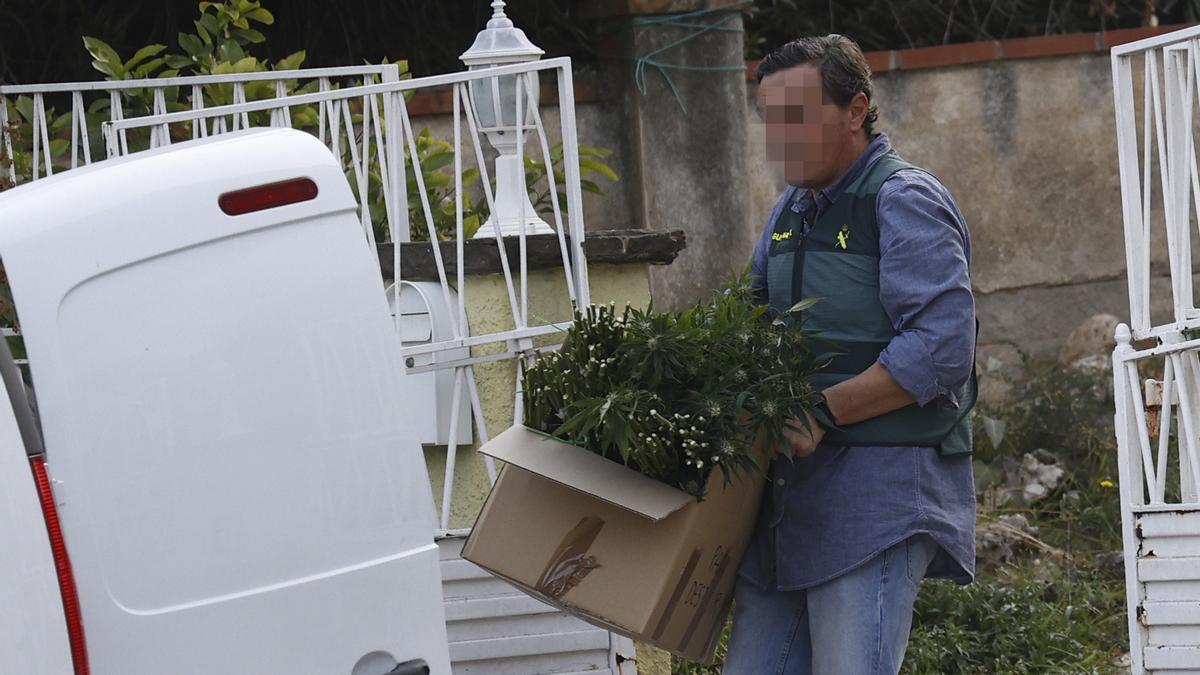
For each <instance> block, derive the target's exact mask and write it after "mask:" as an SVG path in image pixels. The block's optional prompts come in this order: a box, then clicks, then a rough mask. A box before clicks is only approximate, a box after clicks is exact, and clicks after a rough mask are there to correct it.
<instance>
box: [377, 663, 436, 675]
mask: <svg viewBox="0 0 1200 675" xmlns="http://www.w3.org/2000/svg"><path fill="white" fill-rule="evenodd" d="M387 675H429V664H428V663H425V660H424V659H413V660H412V661H405V662H404V663H401V664H400V665H398V666H396V667H395V668H393V669H391V670H389V671H388V672H387Z"/></svg>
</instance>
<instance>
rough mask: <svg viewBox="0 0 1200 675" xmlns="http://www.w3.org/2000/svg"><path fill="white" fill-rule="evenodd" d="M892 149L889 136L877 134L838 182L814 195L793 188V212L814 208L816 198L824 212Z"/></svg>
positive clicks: (801, 189)
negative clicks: (869, 167)
mask: <svg viewBox="0 0 1200 675" xmlns="http://www.w3.org/2000/svg"><path fill="white" fill-rule="evenodd" d="M891 149H892V141H891V139H889V138H888V136H887V134H883V133H880V134H875V137H874V138H872V139H871V142H870V143H869V144H868V145H867V149H866V150H863V152H862V154H861V155H859V156H858V159H856V160H854V163H853V164H851V165H850V168H849V169H846V172H845V173H843V174H842V175H841V176H840V177H839V178H838V179H837V180H835V181H833V183H832V184H830V185H829V186H828V187H826V188H825V189H824V190H821V191H819V192H817V193H816V194H815V195H814V193H813V191H812V190H805V189H803V188H793V189H794V195H793V197H792V211H795V212H796V213H804V212H805V211H807V210H809V209H810V208H812V206H813V204H814V198H815V203H816V206H817V210H818V211H824V210H825V209H826V208H827V207H828V206H829V205H830V204H832V203H833V200H835V199H837V198H838V195H840V194H842V192H843V191H844V190H845V189H846V187H847V186H848V185H850V183H853V182H854V181H855V179H857V178H858V177H859V176H860V175H862V172H863V171H865V170H866V169H867V167H868V166H870V165H871V164H873V163H874V162H875V160H877V159H879V158H880V157H882V156H884V155H885V154H887V153H888V151H890V150H891Z"/></svg>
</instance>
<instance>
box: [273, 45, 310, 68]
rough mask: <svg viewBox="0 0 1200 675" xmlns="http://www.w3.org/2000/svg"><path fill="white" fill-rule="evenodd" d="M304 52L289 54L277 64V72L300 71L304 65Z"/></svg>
mask: <svg viewBox="0 0 1200 675" xmlns="http://www.w3.org/2000/svg"><path fill="white" fill-rule="evenodd" d="M305 55H306V53H305V51H304V50H300V51H298V52H293V53H291V54H288V55H287V56H285V57H283V58H282V59H280V60H279V62H278V63H276V64H275V70H298V69H299V68H300V66H301V65H303V64H304V57H305Z"/></svg>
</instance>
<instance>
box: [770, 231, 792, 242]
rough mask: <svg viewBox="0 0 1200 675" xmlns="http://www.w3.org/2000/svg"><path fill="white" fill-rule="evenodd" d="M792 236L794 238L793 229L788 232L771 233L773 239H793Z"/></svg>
mask: <svg viewBox="0 0 1200 675" xmlns="http://www.w3.org/2000/svg"><path fill="white" fill-rule="evenodd" d="M791 238H792V231H791V230H788V231H787V232H772V233H771V239H772V240H774V241H783V240H784V239H791Z"/></svg>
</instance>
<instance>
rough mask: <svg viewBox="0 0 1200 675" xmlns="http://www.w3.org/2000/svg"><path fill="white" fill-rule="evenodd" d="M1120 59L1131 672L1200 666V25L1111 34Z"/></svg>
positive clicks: (1121, 368)
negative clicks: (1163, 299) (1164, 307)
mask: <svg viewBox="0 0 1200 675" xmlns="http://www.w3.org/2000/svg"><path fill="white" fill-rule="evenodd" d="M1112 70H1113V88H1114V97H1115V104H1116V116H1117V120H1116V121H1117V147H1118V153H1119V162H1120V179H1121V201H1122V215H1123V219H1124V227H1125V253H1126V264H1127V268H1128V275H1129V278H1128V282H1129V306H1130V318H1131V322H1130V325H1124V324H1123V325H1121V326H1120V327H1119V328H1118V331H1117V348H1116V350H1115V351H1114V353H1113V384H1114V394H1115V399H1116V419H1115V421H1116V433H1117V445H1118V452H1119V471H1120V481H1121V513H1122V527H1123V530H1124V532H1123V534H1124V537H1123V538H1124V544H1125V575H1126V593H1127V605H1128V623H1129V634H1130V650H1131V658H1132V665H1133V672H1134V673H1135V674H1140V673H1146V672H1154V673H1172V672H1178V673H1183V672H1200V339H1198V338H1200V310H1198V309H1197V307H1196V302H1195V296H1194V292H1193V267H1192V247H1193V245H1194V243H1195V241H1196V240H1197V237H1196V235H1195V230H1196V228H1197V214H1198V213H1200V172H1198V171H1197V160H1196V136H1197V133H1196V130H1197V122H1198V121H1200V120H1198V119H1197V116H1196V112H1195V111H1196V106H1197V97H1198V96H1200V86H1198V85H1200V28H1192V29H1187V30H1184V31H1178V32H1175V33H1170V34H1167V35H1164V36H1160V37H1155V38H1151V39H1148V40H1142V41H1140V42H1134V43H1130V44H1127V45H1123V46H1120V47H1116V48H1114V49H1113V51H1112ZM1139 104H1140V105H1139ZM1164 248H1165V250H1164ZM1164 254H1165V256H1164ZM1163 257H1165V258H1166V260H1167V262H1168V266H1169V269H1170V280H1171V284H1170V294H1171V315H1170V316H1169V317H1158V318H1157V320H1156V317H1153V316H1152V315H1151V301H1152V299H1153V297H1152V295H1153V293H1152V284H1151V279H1152V261H1154V260H1161V259H1162V258H1163ZM1139 341H1144V342H1149V343H1150V346H1144V347H1143V346H1140V345H1138V346H1135V343H1136V342H1139Z"/></svg>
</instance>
